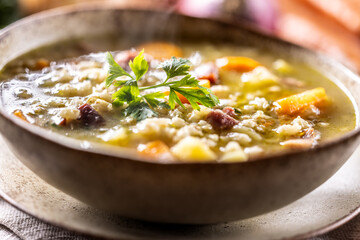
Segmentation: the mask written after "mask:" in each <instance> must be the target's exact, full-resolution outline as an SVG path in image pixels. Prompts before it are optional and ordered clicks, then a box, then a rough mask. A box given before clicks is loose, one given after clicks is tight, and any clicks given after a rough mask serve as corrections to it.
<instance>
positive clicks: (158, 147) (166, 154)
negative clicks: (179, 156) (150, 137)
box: [138, 140, 173, 160]
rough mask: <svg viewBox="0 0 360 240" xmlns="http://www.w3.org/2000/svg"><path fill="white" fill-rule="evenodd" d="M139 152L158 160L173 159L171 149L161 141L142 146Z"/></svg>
mask: <svg viewBox="0 0 360 240" xmlns="http://www.w3.org/2000/svg"><path fill="white" fill-rule="evenodd" d="M138 152H139V153H140V154H142V155H145V156H147V157H153V158H156V159H157V160H164V159H168V160H172V159H173V157H172V154H171V153H170V149H169V147H168V146H167V145H166V144H165V143H164V142H163V141H160V140H157V141H152V142H148V143H147V144H140V145H139V147H138Z"/></svg>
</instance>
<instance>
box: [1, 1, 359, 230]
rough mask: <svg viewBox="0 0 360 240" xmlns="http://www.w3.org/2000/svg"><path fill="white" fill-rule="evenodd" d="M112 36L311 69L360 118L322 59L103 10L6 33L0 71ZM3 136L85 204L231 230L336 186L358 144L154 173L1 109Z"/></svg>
mask: <svg viewBox="0 0 360 240" xmlns="http://www.w3.org/2000/svg"><path fill="white" fill-rule="evenodd" d="M145 23H146V24H148V25H146V26H148V27H144V24H145ZM175 26H176V29H175ZM149 27H151V32H150V31H149ZM144 29H146V30H144ZM109 32H120V33H121V34H122V36H124V37H127V38H130V39H134V41H139V40H141V41H146V40H150V39H164V38H169V37H171V38H173V39H189V38H191V39H193V40H194V41H196V40H203V39H207V40H209V41H214V42H229V43H236V44H238V45H242V46H249V47H255V48H261V49H263V50H264V51H268V52H270V53H271V52H273V53H276V54H277V55H280V56H284V57H286V58H290V59H293V60H295V61H298V62H307V63H308V64H310V65H312V66H316V69H317V70H318V71H320V72H322V73H324V74H326V75H327V76H328V77H329V78H330V79H332V80H334V81H335V82H336V83H337V84H338V85H339V86H340V87H342V88H343V89H344V90H345V91H346V93H348V94H349V96H350V98H351V99H352V100H353V102H354V105H356V112H357V113H358V111H359V109H358V106H360V98H356V99H355V98H353V97H351V96H359V95H360V82H359V78H358V77H357V76H356V75H355V74H354V73H352V72H351V71H350V70H348V69H347V68H345V67H344V66H343V65H341V64H339V63H337V62H336V61H333V60H331V59H329V58H327V57H324V56H321V55H319V54H317V53H314V52H311V51H309V50H306V49H303V48H301V47H298V46H295V45H292V44H289V43H286V42H283V41H281V40H278V39H274V38H272V37H269V36H265V35H262V34H260V33H257V32H255V31H252V30H248V29H246V28H244V27H241V26H237V25H232V24H228V23H223V22H219V21H214V20H206V19H196V18H190V17H185V16H180V15H171V14H170V15H169V14H168V13H163V12H156V11H146V10H134V9H119V8H114V7H113V6H107V5H102V6H99V5H89V6H88V7H82V8H80V9H79V8H75V7H74V8H64V9H60V10H54V11H50V12H44V13H41V14H38V15H35V16H32V17H29V18H25V19H23V20H21V21H19V22H17V23H15V24H13V25H11V26H10V27H8V28H6V29H4V30H2V31H1V32H0V53H1V55H0V69H1V68H2V67H4V65H6V63H8V62H9V61H10V60H12V59H14V58H16V57H18V56H19V55H21V54H24V53H26V52H28V51H30V50H33V49H35V48H38V47H41V46H44V45H48V44H51V43H55V42H59V41H62V40H67V39H72V38H77V37H87V36H89V35H100V34H107V33H109ZM2 101H6V99H2ZM0 130H1V133H2V134H3V136H4V137H5V139H6V141H7V142H8V144H9V146H10V147H11V149H12V151H13V152H14V153H15V154H16V156H17V157H18V158H19V159H20V160H21V161H22V162H23V163H24V164H25V165H26V166H27V167H28V168H30V169H31V170H32V171H33V172H35V173H36V174H37V175H38V176H40V177H41V178H43V179H44V180H46V181H47V182H48V183H50V184H51V185H53V186H55V187H57V188H58V189H60V190H62V191H64V192H65V193H67V194H69V195H71V196H73V197H75V198H77V199H79V200H81V201H83V202H84V203H87V204H89V205H92V206H94V207H97V208H100V209H105V210H108V211H110V212H112V213H115V214H119V215H121V216H125V217H129V218H135V219H140V220H146V221H155V222H166V223H182V224H208V223H218V222H226V221H233V220H238V219H244V218H250V217H253V216H256V215H260V214H263V213H266V212H269V211H272V210H275V209H278V208H280V207H282V206H285V205H287V204H289V203H291V202H293V201H295V200H297V199H299V198H301V197H302V196H304V195H305V194H307V193H309V192H310V191H312V190H313V189H315V188H316V187H318V186H319V185H321V184H322V183H323V182H325V181H326V180H327V179H328V178H329V177H330V176H332V175H333V174H334V173H335V172H336V171H337V170H338V169H339V168H340V167H341V166H342V165H343V163H344V162H345V161H346V160H347V159H348V158H349V156H350V155H351V154H352V153H353V151H354V150H355V148H356V147H357V145H358V143H359V136H360V134H359V128H356V129H355V130H353V131H352V132H350V133H348V134H346V135H344V136H342V137H340V138H337V139H334V140H333V141H330V142H327V143H323V144H321V145H319V146H317V147H315V148H313V149H310V150H306V151H305V150H304V151H296V152H287V153H283V154H281V155H276V156H268V157H264V158H261V159H258V160H256V161H249V162H241V163H230V164H225V163H175V164H160V163H152V162H148V161H145V160H144V159H140V158H138V157H137V156H136V155H133V152H132V151H129V150H126V149H123V148H116V150H114V149H113V148H111V147H109V148H107V147H102V146H97V145H95V146H93V147H90V148H89V147H86V146H85V145H86V144H83V142H81V141H78V140H74V139H69V138H66V137H64V136H59V135H57V134H54V133H51V132H49V131H46V130H44V129H41V128H39V127H36V126H33V125H30V124H27V123H25V122H24V121H21V120H20V119H17V118H15V117H13V116H10V115H9V114H7V113H6V112H4V111H3V109H0ZM19 174H21V173H19Z"/></svg>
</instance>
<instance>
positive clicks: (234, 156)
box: [220, 150, 247, 162]
mask: <svg viewBox="0 0 360 240" xmlns="http://www.w3.org/2000/svg"><path fill="white" fill-rule="evenodd" d="M246 160H247V156H246V154H245V153H244V151H243V150H237V151H232V152H226V153H224V155H223V156H222V157H221V159H220V162H245V161H246Z"/></svg>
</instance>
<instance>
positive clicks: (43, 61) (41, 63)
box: [35, 58, 50, 70]
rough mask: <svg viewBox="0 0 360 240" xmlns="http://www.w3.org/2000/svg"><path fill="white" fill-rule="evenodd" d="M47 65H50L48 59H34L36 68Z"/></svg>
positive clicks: (39, 68)
mask: <svg viewBox="0 0 360 240" xmlns="http://www.w3.org/2000/svg"><path fill="white" fill-rule="evenodd" d="M49 66H50V62H49V60H47V59H44V58H41V59H39V60H37V61H36V66H35V69H36V70H41V69H43V68H46V67H49Z"/></svg>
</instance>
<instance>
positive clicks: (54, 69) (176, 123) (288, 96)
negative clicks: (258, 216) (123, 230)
mask: <svg viewBox="0 0 360 240" xmlns="http://www.w3.org/2000/svg"><path fill="white" fill-rule="evenodd" d="M125 45H126V44H125ZM123 46H124V45H122V47H121V44H120V46H118V45H117V44H114V43H112V42H110V41H109V42H106V43H102V47H101V48H100V49H99V47H98V45H97V43H96V41H95V40H94V42H91V40H87V41H85V42H84V41H74V42H68V43H61V44H57V45H54V46H49V47H45V48H42V49H38V50H36V51H34V52H32V53H29V54H27V55H25V56H22V57H20V58H19V59H16V60H15V61H13V62H11V63H10V64H8V66H7V67H6V68H5V69H4V70H3V71H2V74H1V76H0V77H1V80H2V84H1V92H2V93H1V98H2V107H3V108H5V109H6V111H7V112H8V113H9V114H14V115H15V116H17V117H20V118H22V119H24V120H25V121H27V122H29V124H35V125H39V126H41V127H44V128H47V129H49V130H50V131H55V132H58V133H61V134H63V135H66V136H69V137H73V138H77V139H81V140H86V141H90V142H91V141H93V142H104V143H108V144H112V145H117V146H125V147H130V148H134V149H137V151H138V152H139V153H140V154H143V155H146V156H150V157H151V159H153V161H162V162H172V161H219V162H238V161H248V160H251V159H254V158H256V157H259V156H263V155H268V154H273V153H277V152H279V151H284V150H288V149H302V148H312V147H314V146H316V145H317V144H319V143H320V142H322V141H326V140H328V139H331V138H334V137H337V136H340V135H342V134H344V133H346V132H348V131H351V130H352V129H354V128H355V125H356V116H355V110H354V106H353V105H352V103H351V101H350V100H349V98H348V97H347V96H346V94H345V93H344V92H343V91H342V90H341V89H340V88H339V87H338V86H336V85H335V84H334V83H333V82H332V81H330V80H328V79H327V78H326V77H324V76H323V75H321V74H319V73H318V72H316V71H315V70H314V69H313V68H312V67H311V66H307V65H306V64H299V63H292V62H291V61H289V60H286V59H281V58H278V57H277V56H273V55H271V54H269V53H267V52H263V51H261V50H256V49H249V48H244V47H238V46H234V45H226V44H223V45H219V44H216V45H215V44H211V43H182V44H179V45H174V44H172V43H166V42H152V43H144V44H140V45H137V46H131V45H129V44H128V45H126V46H129V48H127V49H124V48H123ZM131 47H133V48H131ZM103 49H111V50H114V49H124V50H121V51H120V50H118V51H116V52H112V56H113V59H115V62H116V63H115V62H111V55H110V54H107V53H106V52H99V53H96V54H87V53H89V52H98V51H99V50H103ZM142 49H143V50H144V53H140V51H141V50H142ZM84 54H87V55H84ZM80 55H81V56H80ZM78 56H80V57H78ZM136 56H138V57H136ZM173 56H174V57H175V58H172V59H171V57H173ZM129 61H131V62H130V65H129ZM131 63H132V64H131ZM137 63H139V64H138V65H136V64H137ZM135 65H136V66H135ZM146 66H148V69H147V67H146ZM110 67H113V68H114V69H117V70H118V72H116V73H114V72H111V71H109V68H110ZM119 69H123V70H124V71H125V72H126V73H124V72H121V71H120V70H119ZM145 70H147V71H145ZM119 71H120V72H121V73H119ZM141 71H142V74H144V75H143V76H140V75H141V74H139V72H141ZM109 76H110V77H109ZM138 76H140V78H138ZM110 80H111V81H110ZM189 103H192V104H189Z"/></svg>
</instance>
